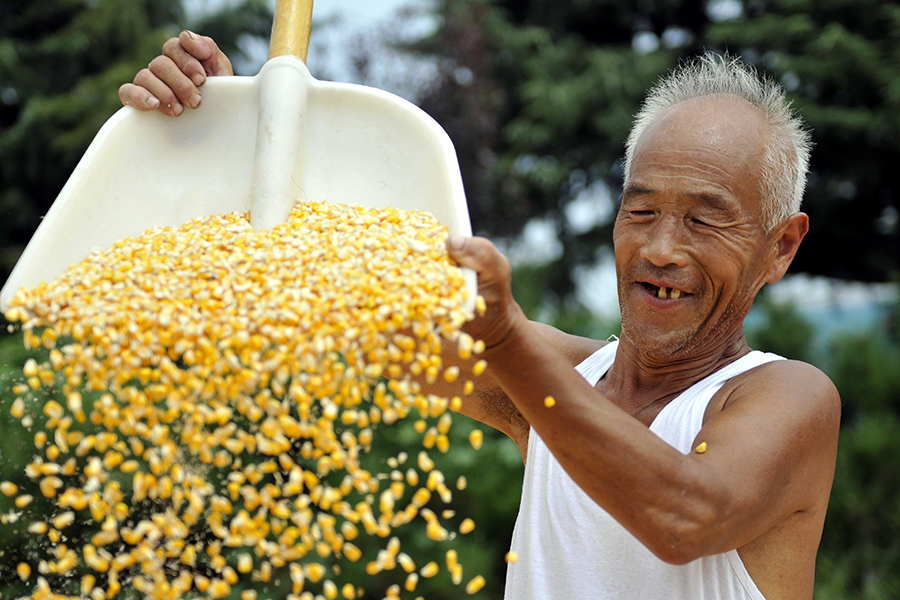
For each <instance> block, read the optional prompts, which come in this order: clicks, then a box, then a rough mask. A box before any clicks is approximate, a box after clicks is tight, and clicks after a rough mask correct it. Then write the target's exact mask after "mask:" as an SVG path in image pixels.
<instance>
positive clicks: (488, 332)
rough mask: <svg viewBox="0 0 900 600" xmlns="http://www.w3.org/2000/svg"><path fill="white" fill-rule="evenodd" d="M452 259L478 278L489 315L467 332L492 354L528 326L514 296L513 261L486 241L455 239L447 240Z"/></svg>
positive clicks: (479, 291) (472, 238) (456, 236)
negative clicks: (518, 330)
mask: <svg viewBox="0 0 900 600" xmlns="http://www.w3.org/2000/svg"><path fill="white" fill-rule="evenodd" d="M447 250H448V252H449V254H450V258H452V259H453V260H455V261H456V262H457V263H458V264H459V265H460V266H461V267H469V268H470V269H472V270H473V271H475V272H476V273H477V274H478V293H479V295H481V297H482V298H484V302H485V306H484V308H485V311H484V314H483V315H476V318H475V320H474V321H472V322H470V323H469V324H468V325H467V326H466V327H465V330H466V332H467V333H468V334H469V335H471V336H472V337H473V338H475V339H476V340H482V341H484V343H485V347H486V348H487V349H488V350H491V349H493V348H495V347H497V346H499V345H501V344H502V343H503V341H504V340H506V339H507V337H508V336H509V333H510V332H511V331H512V330H513V329H514V328H516V327H520V326H526V325H528V319H527V318H526V317H525V313H523V312H522V309H521V308H520V307H519V305H518V304H517V303H516V301H515V299H514V298H513V295H512V280H511V268H510V265H509V261H508V260H507V259H506V257H505V256H503V255H502V254H501V253H500V252H499V251H498V250H497V248H496V247H494V245H493V244H492V243H491V242H490V241H488V240H487V239H485V238H481V237H471V238H466V237H462V236H458V235H452V236H450V237H449V238H447Z"/></svg>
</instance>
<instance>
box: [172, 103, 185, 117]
mask: <svg viewBox="0 0 900 600" xmlns="http://www.w3.org/2000/svg"><path fill="white" fill-rule="evenodd" d="M172 112H173V113H175V116H176V117H177V116H178V115H180V114H181V113H183V112H184V107H183V106H182V105H181V103H180V102H176V103H175V106H173V107H172Z"/></svg>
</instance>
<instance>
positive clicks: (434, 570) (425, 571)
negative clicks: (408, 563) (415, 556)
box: [419, 561, 441, 579]
mask: <svg viewBox="0 0 900 600" xmlns="http://www.w3.org/2000/svg"><path fill="white" fill-rule="evenodd" d="M440 570H441V568H440V567H439V566H438V564H437V563H436V562H435V561H431V562H429V563H428V564H426V565H425V566H424V567H422V568H421V569H420V570H419V575H421V576H422V577H425V578H426V579H427V578H429V577H434V576H435V575H437V574H438V571H440Z"/></svg>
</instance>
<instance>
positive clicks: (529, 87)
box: [416, 0, 900, 300]
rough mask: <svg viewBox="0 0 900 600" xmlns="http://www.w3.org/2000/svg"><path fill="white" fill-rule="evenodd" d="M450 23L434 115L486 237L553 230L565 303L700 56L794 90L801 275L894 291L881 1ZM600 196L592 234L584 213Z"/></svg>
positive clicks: (552, 8)
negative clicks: (808, 140)
mask: <svg viewBox="0 0 900 600" xmlns="http://www.w3.org/2000/svg"><path fill="white" fill-rule="evenodd" d="M439 10H440V15H441V22H442V24H443V27H442V28H441V29H440V31H439V32H438V33H437V34H436V35H435V36H434V38H432V39H430V40H427V43H424V44H421V45H419V46H418V47H417V48H416V49H418V50H419V51H423V52H435V53H437V54H438V55H439V56H441V57H443V60H442V61H441V63H440V66H441V76H440V80H439V84H438V85H437V86H436V87H435V88H434V90H433V92H432V93H431V94H430V95H429V96H428V97H426V98H425V99H424V100H423V103H422V104H423V106H425V107H427V109H428V110H429V111H430V112H431V113H432V114H433V115H434V116H435V117H436V118H437V119H438V121H439V122H441V123H442V124H443V125H444V127H445V128H446V129H447V130H448V132H449V133H450V135H451V137H452V138H453V139H454V142H455V143H456V146H457V150H458V152H459V155H460V163H461V166H462V168H463V174H464V180H465V181H466V190H467V194H468V198H469V208H470V213H471V215H472V220H473V224H474V227H475V229H476V230H477V231H480V232H482V233H484V234H487V235H489V236H492V237H507V236H513V235H516V234H518V232H520V231H521V229H522V227H523V225H524V223H526V222H527V221H529V220H530V219H534V218H546V219H550V220H551V221H552V222H553V223H555V224H556V227H557V233H558V236H559V239H560V240H561V241H562V242H563V245H564V248H565V250H564V252H563V253H562V255H561V256H560V257H559V258H558V259H557V260H556V261H555V263H554V265H553V269H552V273H553V276H552V277H551V278H550V279H548V281H547V285H548V287H549V289H550V290H551V291H552V292H553V293H554V295H555V297H557V298H558V299H560V300H561V299H563V298H565V297H567V296H569V295H570V294H571V293H572V291H573V288H574V285H573V279H574V273H575V272H576V270H577V268H578V267H579V266H580V265H583V264H585V263H590V262H591V261H593V259H594V256H595V255H596V252H597V249H598V247H600V246H604V245H608V244H609V243H610V241H611V222H610V215H611V214H614V211H610V206H608V205H609V204H610V201H609V199H608V198H610V197H611V198H612V199H613V201H612V202H613V204H614V203H615V200H614V199H615V198H617V197H618V195H619V193H620V187H621V179H622V173H621V158H622V155H623V151H624V140H625V138H626V135H627V132H628V130H629V128H630V124H631V119H632V116H633V114H634V113H635V112H636V111H637V109H638V106H639V104H640V101H641V99H642V97H643V94H644V93H645V91H646V90H647V89H648V88H649V87H650V86H651V85H652V84H653V83H654V82H655V81H656V80H657V79H658V77H659V76H661V75H662V74H663V73H665V72H666V71H667V70H669V69H670V68H672V67H674V66H675V65H676V64H677V63H678V61H679V60H681V59H684V58H686V57H688V56H690V55H693V54H696V53H697V52H700V51H702V50H703V49H709V50H714V51H719V52H725V51H728V52H730V53H732V54H737V55H740V56H742V57H743V59H744V60H745V61H747V62H749V63H750V64H753V65H755V66H756V67H757V68H759V69H760V70H761V71H762V72H763V73H765V74H766V75H768V76H770V77H772V78H774V79H776V80H778V81H780V82H782V83H783V85H784V86H785V88H786V89H787V90H788V92H789V97H790V98H791V100H792V102H793V103H794V106H795V107H796V108H797V109H798V111H799V112H800V113H801V115H802V116H803V117H804V118H805V119H806V121H807V122H808V124H809V125H810V127H811V128H812V130H813V136H814V141H815V144H816V146H815V149H814V151H813V162H812V170H811V174H810V180H809V191H808V193H807V196H806V197H807V203H806V205H805V210H806V211H807V212H808V213H809V214H810V216H811V233H810V235H809V236H808V238H807V241H806V242H805V243H804V246H803V247H802V248H801V251H800V254H799V256H798V258H797V261H796V263H795V267H794V270H795V271H806V272H810V273H814V274H822V275H829V276H838V277H843V278H848V279H857V280H867V281H885V280H887V278H889V277H890V276H891V274H892V273H893V272H895V271H896V270H897V269H898V267H900V265H898V262H897V257H898V256H900V247H898V235H900V233H898V226H897V219H898V207H897V200H896V198H897V197H898V193H900V183H898V181H897V174H896V173H895V172H894V170H892V169H891V165H892V164H894V163H895V162H897V158H898V157H897V156H896V153H897V152H898V148H900V137H898V130H897V123H898V118H897V115H898V114H900V111H898V110H897V102H898V92H897V90H900V69H898V68H897V67H898V65H897V60H898V56H900V46H898V40H900V34H898V33H897V32H898V31H900V27H898V24H900V23H898V19H900V17H898V10H900V9H898V8H897V6H896V3H894V2H887V1H885V0H864V1H863V2H862V3H860V2H857V1H855V0H831V1H829V2H827V3H824V4H823V3H813V2H811V1H794V0H771V1H768V0H761V1H755V2H741V1H740V0H710V1H708V2H700V1H696V0H695V1H689V0H685V1H678V0H675V1H672V2H665V3H662V2H644V3H634V2H626V1H624V0H590V1H586V2H584V1H579V2H574V1H563V2H554V3H548V2H542V1H538V0H493V1H491V0H444V2H442V3H440V9H439ZM583 198H588V199H590V198H596V203H597V206H598V215H597V218H596V219H595V221H594V222H593V223H590V224H589V226H587V227H584V226H578V225H577V224H576V223H573V222H572V221H571V219H570V218H569V211H568V209H569V208H570V206H571V205H572V203H574V202H576V201H577V200H579V199H583Z"/></svg>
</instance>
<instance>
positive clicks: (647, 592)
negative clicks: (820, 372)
mask: <svg viewBox="0 0 900 600" xmlns="http://www.w3.org/2000/svg"><path fill="white" fill-rule="evenodd" d="M617 346H618V343H612V344H608V345H606V346H604V347H603V348H601V349H600V350H598V351H597V352H595V353H594V354H592V355H591V356H589V357H588V358H587V359H586V360H585V361H584V362H582V363H581V364H580V365H578V367H576V369H577V370H578V372H579V373H581V375H582V376H583V377H584V378H585V379H587V381H588V383H590V384H591V385H596V383H597V382H598V381H599V380H600V378H601V377H602V376H603V375H604V374H605V373H606V371H607V370H608V369H609V368H610V366H612V363H613V359H614V358H615V354H616V348H617ZM779 359H781V357H780V356H777V355H774V354H766V353H762V352H755V351H754V352H751V353H750V354H747V355H745V356H743V357H741V358H739V359H738V360H736V361H734V362H733V363H731V364H729V365H727V366H726V367H724V368H723V369H721V370H720V371H718V372H716V373H714V374H712V375H710V376H709V377H707V378H706V379H703V380H701V381H699V382H698V383H696V384H694V385H693V386H692V387H690V388H689V389H687V390H686V391H685V392H683V393H682V394H681V395H680V396H678V397H677V398H675V399H674V400H672V402H670V403H669V404H667V405H666V406H665V407H664V408H663V409H662V411H660V413H659V415H657V417H656V419H655V420H654V421H653V423H652V424H651V425H650V431H652V432H653V433H655V434H656V435H657V436H659V437H660V438H661V439H663V440H664V441H665V442H667V443H669V444H670V445H671V446H673V447H674V448H675V449H677V450H678V451H679V452H683V453H684V454H688V453H690V452H691V444H692V443H693V441H694V439H695V438H696V436H697V434H698V433H699V432H700V429H701V427H702V426H703V414H704V412H705V411H706V406H707V404H708V403H709V401H710V399H711V398H712V397H713V395H714V394H715V393H716V392H717V391H718V390H719V389H720V388H721V387H722V385H723V384H724V383H725V382H726V381H727V380H728V379H730V378H732V377H734V376H735V375H739V374H740V373H743V372H745V371H748V370H750V369H752V368H754V367H756V366H759V365H762V364H765V363H767V362H770V361H773V360H779ZM512 550H513V551H515V552H516V554H517V555H518V559H517V561H516V562H515V563H511V564H510V565H509V567H508V570H507V577H506V594H505V597H506V600H738V599H740V600H765V598H764V597H763V595H762V593H761V592H760V591H759V588H757V587H756V584H755V583H754V582H753V580H752V579H751V578H750V575H749V574H748V573H747V569H746V568H745V567H744V563H743V562H742V561H741V559H740V557H739V556H738V553H737V550H731V551H730V552H726V553H724V554H716V555H713V556H707V557H704V558H700V559H698V560H695V561H693V562H690V563H688V564H686V565H670V564H668V563H665V562H663V561H662V560H660V559H659V558H657V557H656V556H654V555H653V553H651V552H650V551H649V550H648V549H647V548H646V547H645V546H644V545H643V544H642V543H641V542H640V541H638V540H637V538H635V537H634V536H633V535H631V533H629V532H628V531H627V530H626V529H625V528H624V527H622V526H621V525H620V524H619V523H618V522H617V521H616V520H615V519H613V518H612V517H611V516H610V515H609V513H607V512H606V511H605V510H603V509H602V508H600V507H599V506H598V505H597V504H596V503H595V502H594V501H593V500H591V498H590V497H589V496H588V495H587V494H586V493H585V492H584V491H583V490H582V489H581V488H580V487H578V485H577V484H576V483H575V482H574V481H572V478H571V477H569V475H568V473H566V472H565V470H563V468H562V466H560V464H559V463H558V462H557V461H556V458H555V457H554V456H553V455H552V454H551V453H550V451H549V450H548V449H547V446H545V445H544V442H543V441H542V440H541V438H540V437H539V436H538V435H537V433H536V432H535V431H534V429H532V430H531V434H530V436H529V441H528V461H527V465H526V467H525V481H524V485H523V490H522V503H521V506H520V508H519V516H518V519H517V520H516V527H515V530H514V532H513V541H512Z"/></svg>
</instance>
